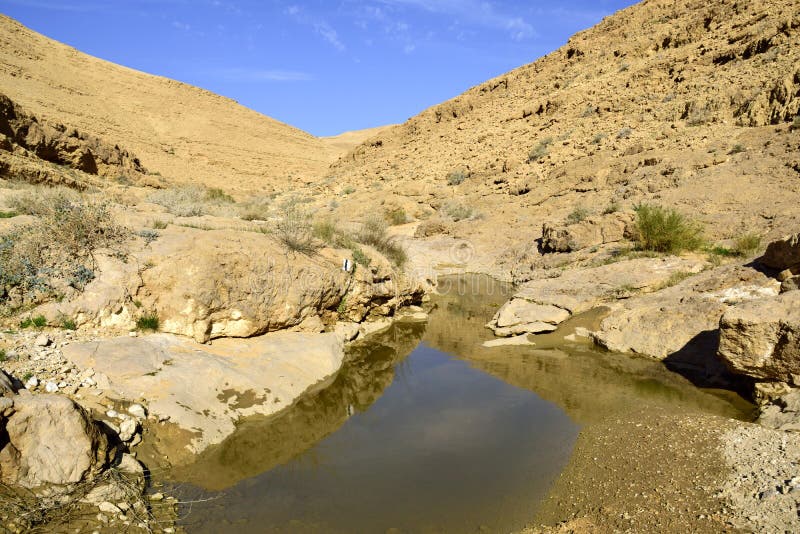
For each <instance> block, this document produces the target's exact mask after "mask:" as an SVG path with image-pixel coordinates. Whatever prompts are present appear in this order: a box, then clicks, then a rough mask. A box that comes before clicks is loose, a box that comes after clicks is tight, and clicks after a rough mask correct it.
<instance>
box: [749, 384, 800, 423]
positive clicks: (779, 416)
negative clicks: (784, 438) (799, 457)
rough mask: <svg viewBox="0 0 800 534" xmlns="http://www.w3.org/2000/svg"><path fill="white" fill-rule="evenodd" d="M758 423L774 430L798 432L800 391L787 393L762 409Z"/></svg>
mask: <svg viewBox="0 0 800 534" xmlns="http://www.w3.org/2000/svg"><path fill="white" fill-rule="evenodd" d="M758 423H759V424H760V425H762V426H765V427H767V428H774V429H775V430H784V431H793V432H800V390H794V391H792V392H790V393H787V394H786V395H783V396H781V397H779V398H777V399H775V401H773V402H772V403H770V404H769V405H767V406H764V407H762V409H761V414H760V415H759V416H758Z"/></svg>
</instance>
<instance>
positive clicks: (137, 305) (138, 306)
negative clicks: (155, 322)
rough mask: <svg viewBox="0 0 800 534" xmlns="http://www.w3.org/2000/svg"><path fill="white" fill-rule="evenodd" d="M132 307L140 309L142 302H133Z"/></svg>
mask: <svg viewBox="0 0 800 534" xmlns="http://www.w3.org/2000/svg"><path fill="white" fill-rule="evenodd" d="M133 305H134V306H136V307H137V308H141V307H142V301H141V300H134V301H133Z"/></svg>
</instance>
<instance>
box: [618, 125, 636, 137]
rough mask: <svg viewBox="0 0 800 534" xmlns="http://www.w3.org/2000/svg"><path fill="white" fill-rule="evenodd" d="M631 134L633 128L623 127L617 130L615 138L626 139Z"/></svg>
mask: <svg viewBox="0 0 800 534" xmlns="http://www.w3.org/2000/svg"><path fill="white" fill-rule="evenodd" d="M631 135H633V128H628V127H625V128H623V129H621V130H620V131H618V132H617V139H628V138H629V137H630V136H631Z"/></svg>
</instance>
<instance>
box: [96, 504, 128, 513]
mask: <svg viewBox="0 0 800 534" xmlns="http://www.w3.org/2000/svg"><path fill="white" fill-rule="evenodd" d="M97 508H98V509H99V510H100V511H101V512H103V513H106V514H119V513H120V512H121V511H122V510H120V509H119V508H117V505H116V504H114V503H111V502H108V501H103V502H101V503H100V504H98V505H97Z"/></svg>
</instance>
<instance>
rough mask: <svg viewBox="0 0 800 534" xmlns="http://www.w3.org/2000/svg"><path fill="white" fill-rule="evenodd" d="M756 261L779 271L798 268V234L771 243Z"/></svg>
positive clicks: (799, 247) (799, 252)
mask: <svg viewBox="0 0 800 534" xmlns="http://www.w3.org/2000/svg"><path fill="white" fill-rule="evenodd" d="M758 261H759V262H761V263H763V264H764V265H766V266H767V267H771V268H773V269H778V270H780V271H784V270H785V269H792V268H793V267H798V266H800V234H794V235H790V236H787V237H784V238H783V239H778V240H777V241H773V242H772V243H770V244H769V245H768V246H767V250H766V251H765V252H764V255H763V256H762V257H761V258H760V259H759V260H758Z"/></svg>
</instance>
